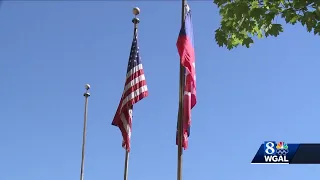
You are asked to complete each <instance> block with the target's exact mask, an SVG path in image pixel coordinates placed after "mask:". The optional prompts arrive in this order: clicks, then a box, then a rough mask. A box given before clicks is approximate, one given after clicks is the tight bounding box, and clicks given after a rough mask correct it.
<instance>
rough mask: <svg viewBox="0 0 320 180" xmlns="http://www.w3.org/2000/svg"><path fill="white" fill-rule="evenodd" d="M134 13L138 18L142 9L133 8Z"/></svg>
mask: <svg viewBox="0 0 320 180" xmlns="http://www.w3.org/2000/svg"><path fill="white" fill-rule="evenodd" d="M132 13H133V14H134V15H135V16H137V15H139V14H140V9H139V8H138V7H135V8H133V10H132Z"/></svg>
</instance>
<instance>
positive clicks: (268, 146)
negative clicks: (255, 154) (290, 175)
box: [264, 142, 275, 154]
mask: <svg viewBox="0 0 320 180" xmlns="http://www.w3.org/2000/svg"><path fill="white" fill-rule="evenodd" d="M264 152H265V153H266V154H273V153H274V152H275V150H274V143H273V142H267V143H266V150H265V151H264Z"/></svg>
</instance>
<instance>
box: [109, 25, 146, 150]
mask: <svg viewBox="0 0 320 180" xmlns="http://www.w3.org/2000/svg"><path fill="white" fill-rule="evenodd" d="M147 96H148V88H147V83H146V79H145V75H144V71H143V67H142V63H141V59H140V56H139V46H138V37H137V29H135V30H134V37H133V41H132V45H131V52H130V57H129V62H128V68H127V74H126V82H125V86H124V90H123V93H122V97H121V100H120V103H119V106H118V109H117V112H116V114H115V116H114V119H113V121H112V125H114V126H117V127H119V129H120V131H121V134H122V137H123V142H122V147H123V148H125V149H126V150H127V151H128V152H130V139H131V132H132V110H133V105H134V104H135V103H137V102H139V101H140V100H142V99H143V98H145V97H147Z"/></svg>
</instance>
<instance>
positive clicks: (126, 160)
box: [123, 7, 140, 180]
mask: <svg viewBox="0 0 320 180" xmlns="http://www.w3.org/2000/svg"><path fill="white" fill-rule="evenodd" d="M132 12H133V14H134V18H133V19H132V23H133V24H134V29H133V35H134V36H136V35H137V31H138V24H139V22H140V20H139V18H138V17H137V16H138V15H139V14H140V9H139V8H138V7H135V8H133V10H132ZM125 152H126V154H125V161H124V174H123V179H124V180H128V169H129V152H128V151H127V150H126V151H125Z"/></svg>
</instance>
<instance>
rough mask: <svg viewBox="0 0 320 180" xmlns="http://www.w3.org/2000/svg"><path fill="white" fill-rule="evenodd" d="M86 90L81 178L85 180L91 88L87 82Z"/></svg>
mask: <svg viewBox="0 0 320 180" xmlns="http://www.w3.org/2000/svg"><path fill="white" fill-rule="evenodd" d="M85 88H86V92H85V93H84V94H83V96H84V97H85V100H84V122H83V135H82V156H81V170H80V180H83V173H84V157H85V146H86V135H87V117H88V98H89V96H90V93H89V89H90V85H89V84H86V86H85Z"/></svg>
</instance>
